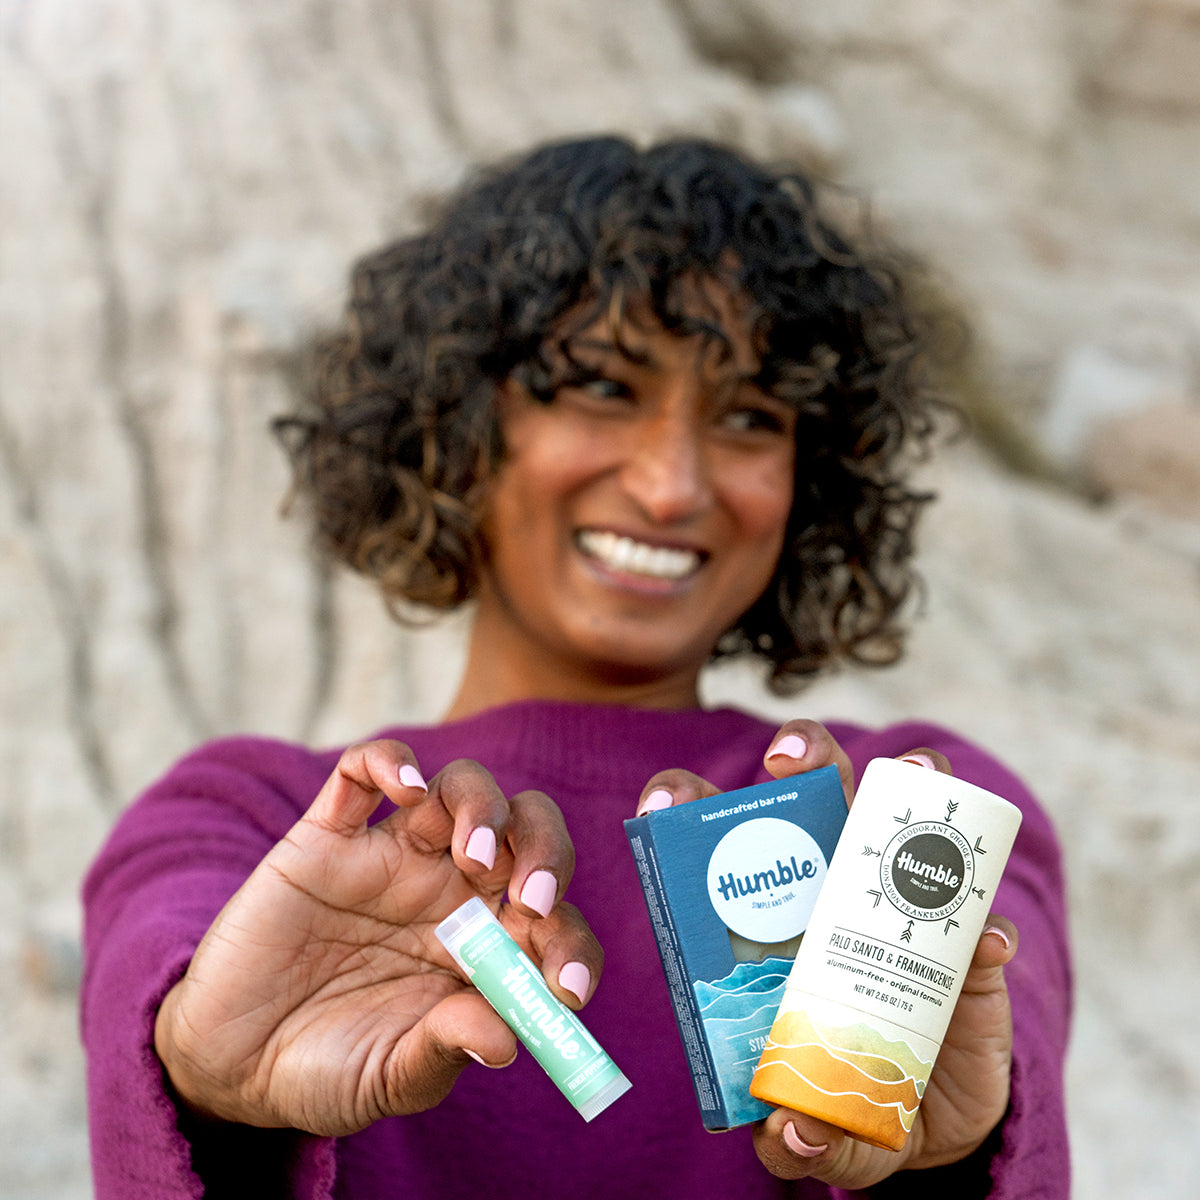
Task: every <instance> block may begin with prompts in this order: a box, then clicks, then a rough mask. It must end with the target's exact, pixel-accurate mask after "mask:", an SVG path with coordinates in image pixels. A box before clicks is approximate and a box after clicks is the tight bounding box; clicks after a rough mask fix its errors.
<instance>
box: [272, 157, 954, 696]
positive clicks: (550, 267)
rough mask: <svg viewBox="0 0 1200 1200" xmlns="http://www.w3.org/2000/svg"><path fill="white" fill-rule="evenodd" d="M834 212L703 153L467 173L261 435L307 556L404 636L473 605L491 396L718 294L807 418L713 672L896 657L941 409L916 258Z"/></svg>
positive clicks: (491, 449) (550, 377) (358, 294)
mask: <svg viewBox="0 0 1200 1200" xmlns="http://www.w3.org/2000/svg"><path fill="white" fill-rule="evenodd" d="M827 207H828V205H827V203H826V193H825V192H824V191H823V190H822V189H819V188H818V186H817V184H816V182H815V181H814V180H812V179H810V178H809V177H807V176H806V175H805V174H804V173H803V172H802V171H800V170H799V169H797V168H795V167H793V166H783V167H774V166H767V165H763V164H759V163H756V162H753V161H751V160H749V159H748V158H747V157H745V156H744V155H742V154H741V153H739V152H737V151H735V150H734V149H732V148H729V147H726V146H722V145H719V144H715V143H712V142H709V141H705V140H700V139H690V138H689V139H674V140H670V141H666V142H662V143H660V144H657V145H653V146H650V147H648V148H638V147H637V146H635V145H634V144H632V143H631V142H629V141H627V140H625V139H623V138H619V137H594V138H586V139H580V140H571V141H565V142H555V143H552V144H548V145H544V146H541V147H539V148H537V149H535V150H533V151H532V152H530V153H528V154H526V155H523V156H521V157H518V158H515V159H512V160H508V161H505V162H502V163H500V164H498V165H493V166H491V167H489V168H486V169H484V170H482V171H480V172H479V173H477V174H476V175H475V176H474V177H473V178H471V179H470V180H469V181H468V182H467V184H466V185H465V186H464V187H463V188H462V189H461V190H460V191H459V192H458V193H457V194H456V195H454V196H452V197H451V198H450V199H449V200H448V202H446V203H445V204H444V205H443V207H442V208H441V211H440V215H439V216H438V217H437V218H436V219H435V220H434V222H433V223H432V225H431V226H430V227H429V228H428V229H427V230H426V231H425V232H424V233H421V234H419V235H417V236H412V237H405V238H403V239H401V240H398V241H396V242H394V243H392V244H390V245H387V246H384V247H383V248H381V249H379V250H377V251H376V252H374V253H371V254H369V255H367V256H366V257H364V258H363V259H361V260H360V261H359V262H358V263H357V264H356V265H355V267H354V269H353V273H352V291H351V296H350V300H349V305H348V315H347V318H346V320H345V322H344V325H343V327H342V328H341V329H340V330H339V331H337V332H335V333H333V334H332V335H327V336H325V337H323V338H322V339H320V340H319V341H318V342H317V343H316V344H315V346H314V359H313V367H314V370H313V386H312V388H311V395H310V396H309V397H308V398H307V402H306V407H305V409H304V410H303V411H301V412H298V413H296V414H293V415H291V416H288V417H284V418H281V419H280V420H279V421H278V422H277V431H278V433H279V434H280V436H281V438H282V439H283V441H284V442H285V445H286V446H287V449H288V451H289V454H290V456H291V458H292V462H293V466H294V468H295V480H296V482H295V488H296V491H297V492H298V493H299V494H300V495H302V496H303V497H305V498H306V499H307V500H308V502H309V503H310V505H311V507H312V509H313V512H314V517H315V527H316V532H317V536H318V541H319V543H320V544H321V545H322V546H323V547H324V548H325V549H326V550H327V551H329V552H331V553H332V554H333V556H334V557H335V558H336V559H339V560H341V561H342V562H344V563H346V564H348V565H349V566H350V567H352V568H353V569H355V570H357V571H360V572H363V573H365V574H367V575H369V576H371V577H374V578H375V579H377V580H378V581H379V583H380V584H381V586H382V589H383V592H384V595H385V597H386V598H387V600H388V603H389V606H390V607H391V608H392V610H393V612H394V613H396V615H398V616H399V617H401V618H402V619H403V617H404V615H405V613H406V612H408V613H409V614H411V613H412V611H413V610H412V608H411V606H413V605H415V606H417V608H418V609H419V608H425V609H434V610H446V609H452V608H455V607H457V606H459V605H460V604H462V603H463V602H465V601H467V600H469V599H470V598H471V597H472V596H473V595H474V592H475V589H476V585H477V581H478V577H479V570H480V565H481V563H482V562H483V561H484V557H483V549H484V548H483V547H481V546H480V545H479V534H478V516H479V514H480V510H481V500H482V499H483V497H484V495H485V492H486V487H487V483H488V480H489V478H490V477H491V475H492V473H493V472H494V470H495V468H496V466H497V464H498V463H499V462H500V461H501V460H502V458H503V454H504V446H503V439H502V437H501V433H500V430H499V428H498V424H497V417H496V406H495V403H494V398H495V393H496V388H497V385H498V384H499V383H500V382H501V381H503V380H505V379H508V378H515V379H516V380H517V381H519V382H520V383H521V384H523V385H524V386H525V387H526V388H528V389H529V391H530V392H531V393H532V394H533V395H534V396H535V397H537V398H539V399H541V400H544V401H545V402H547V403H548V402H550V401H551V400H552V399H553V395H554V391H555V388H556V387H557V386H558V385H559V384H560V383H561V382H562V380H563V371H564V365H563V364H564V363H569V359H570V355H569V348H568V347H567V346H566V340H567V339H568V338H569V336H570V334H571V332H572V331H574V330H577V329H578V328H580V327H581V326H582V325H584V324H587V323H588V322H589V321H590V320H591V319H592V318H593V317H595V316H596V315H598V314H599V313H600V312H602V311H604V310H606V309H607V308H608V307H609V306H610V305H611V304H612V303H613V302H614V299H615V300H616V301H617V302H620V300H621V298H622V297H625V298H630V297H637V298H638V299H639V300H644V301H648V303H649V305H650V307H651V309H652V311H653V313H654V314H655V316H656V317H657V319H658V320H659V321H660V322H661V323H662V325H663V327H664V328H666V329H668V330H670V331H674V332H678V333H681V334H682V333H688V334H690V333H694V332H696V327H697V321H696V317H695V313H694V311H693V312H689V311H688V306H687V298H688V296H691V297H693V298H694V296H695V289H694V287H692V288H690V289H689V288H688V287H687V284H688V281H689V280H690V281H691V282H692V283H693V284H694V282H695V280H696V279H697V278H705V277H708V278H713V279H716V280H718V281H720V282H721V283H723V284H724V285H725V286H727V287H730V288H732V289H733V290H734V292H735V293H736V294H738V295H740V296H742V297H743V298H744V299H745V300H746V302H747V306H748V312H749V320H750V322H751V324H750V328H751V331H752V334H753V338H754V344H755V347H756V349H757V350H759V352H760V362H761V373H760V375H759V378H758V380H757V382H758V383H759V384H760V385H761V386H762V387H763V388H764V389H766V390H767V391H769V392H770V393H771V394H773V395H775V396H776V397H779V398H782V399H784V400H786V401H787V402H788V403H789V404H791V405H792V406H793V407H794V408H795V410H796V412H797V417H798V423H797V428H796V476H795V497H794V501H793V505H792V512H791V516H790V519H789V524H788V529H787V532H786V536H785V541H784V550H783V553H782V555H781V558H780V561H779V564H778V567H777V569H776V571H775V575H774V578H773V581H772V583H771V585H770V586H769V587H768V588H767V589H766V590H765V592H764V593H763V595H762V596H761V597H760V598H759V599H758V601H756V602H755V604H754V605H753V606H752V607H751V608H750V609H749V610H748V611H746V612H745V613H744V614H743V615H742V617H741V618H740V619H739V620H738V622H737V623H736V624H735V625H734V627H733V628H731V629H729V630H728V631H727V632H726V633H725V634H724V636H723V637H722V638H721V639H720V641H719V643H718V645H717V647H716V649H715V651H714V657H720V656H724V655H730V654H744V653H751V654H757V655H760V656H762V657H763V658H765V659H766V660H767V662H768V663H769V667H770V684H771V686H772V687H773V688H774V689H775V690H776V691H779V692H785V691H788V690H791V689H792V687H794V685H796V684H797V683H798V682H800V681H801V680H802V679H803V678H804V677H805V676H808V675H811V674H812V673H814V672H816V671H818V670H819V669H821V668H822V667H824V666H827V665H830V664H832V663H834V662H836V661H838V660H841V659H852V660H855V661H860V662H866V663H873V664H883V663H888V662H892V661H894V660H895V659H896V658H897V657H899V655H900V653H901V650H902V644H903V636H904V623H903V621H902V620H901V614H902V610H903V609H904V607H905V601H906V599H907V598H908V597H909V595H910V594H911V592H912V591H913V586H914V583H915V582H916V576H915V573H914V571H913V568H912V561H911V560H912V553H913V529H914V525H915V522H916V519H917V516H918V513H919V510H920V509H921V507H922V505H923V504H924V502H925V501H927V500H928V499H930V498H931V494H930V493H921V492H917V491H914V490H912V488H911V487H910V486H909V485H908V483H907V475H908V467H909V466H910V465H911V463H912V461H913V460H914V458H915V457H918V456H920V454H922V453H924V451H925V449H926V448H927V446H928V443H929V439H930V437H931V435H932V434H933V433H934V431H935V429H936V427H937V416H938V413H939V410H941V409H942V408H943V407H945V401H944V400H943V398H942V397H941V395H940V393H939V391H938V389H937V387H936V386H935V376H934V374H933V373H932V372H931V370H930V364H929V358H930V356H929V353H928V347H929V345H930V344H931V343H930V338H929V332H930V328H931V326H930V325H929V323H928V321H927V319H926V316H925V315H923V314H922V313H921V311H920V306H919V305H917V304H915V303H914V301H913V299H912V295H911V288H910V286H909V283H908V277H909V268H910V267H911V265H912V264H909V263H907V262H905V261H904V260H903V259H901V257H900V256H899V255H898V254H896V252H895V251H893V250H891V249H886V248H884V247H883V246H882V245H874V244H871V245H868V239H867V238H866V236H865V233H864V232H863V230H861V229H860V230H857V231H856V233H855V234H854V235H853V237H852V236H850V235H849V234H848V233H847V232H845V231H844V230H840V229H838V228H837V227H836V225H835V223H834V222H833V220H832V219H831V218H830V217H829V216H828V215H827V212H826V209H827ZM693 308H694V303H693ZM577 317H578V320H577V319H576V318H577ZM568 318H569V320H568ZM567 324H569V326H570V328H566V325H567ZM708 332H709V333H714V334H715V335H716V336H718V337H720V336H721V331H720V330H719V329H716V330H713V329H711V328H710V329H708Z"/></svg>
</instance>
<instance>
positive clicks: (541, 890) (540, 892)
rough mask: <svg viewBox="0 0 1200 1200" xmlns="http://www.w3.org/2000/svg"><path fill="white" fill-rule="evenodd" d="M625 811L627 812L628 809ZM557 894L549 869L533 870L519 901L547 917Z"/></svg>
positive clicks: (556, 886)
mask: <svg viewBox="0 0 1200 1200" xmlns="http://www.w3.org/2000/svg"><path fill="white" fill-rule="evenodd" d="M625 811H626V812H628V811H629V809H626V810H625ZM557 895H558V880H557V879H555V878H554V876H553V875H551V874H550V872H549V871H534V873H533V874H532V875H530V876H529V878H528V879H526V880H525V886H524V887H523V888H522V889H521V903H522V904H524V905H525V906H526V907H527V908H532V909H533V911H534V912H536V913H540V914H541V915H542V916H543V917H548V916H549V915H550V910H551V909H552V908H553V907H554V897H555V896H557Z"/></svg>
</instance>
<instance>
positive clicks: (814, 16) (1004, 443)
mask: <svg viewBox="0 0 1200 1200" xmlns="http://www.w3.org/2000/svg"><path fill="white" fill-rule="evenodd" d="M609 128H616V129H619V130H623V131H627V132H631V133H635V134H638V135H647V136H649V135H656V134H663V133H669V132H676V131H680V130H686V131H693V132H701V133H706V134H711V135H716V136H720V137H726V138H731V139H735V140H737V141H740V142H742V143H743V144H745V145H747V146H748V147H749V148H751V149H753V150H756V151H760V152H764V153H770V154H787V155H798V156H801V157H803V158H804V159H805V160H807V161H808V162H810V163H812V164H814V165H816V166H817V167H818V168H819V169H821V170H823V171H826V172H828V173H829V174H831V175H833V176H835V177H837V178H839V179H841V180H843V181H845V182H848V183H850V184H852V185H854V186H856V187H860V188H862V189H863V190H864V191H865V192H866V193H867V194H869V195H870V196H872V197H873V198H874V202H875V208H876V212H877V215H878V217H879V219H880V220H882V221H883V222H885V223H886V225H887V226H889V227H890V228H891V229H892V230H893V231H894V232H895V233H896V234H897V235H898V236H900V237H901V238H902V239H903V240H905V241H906V242H907V243H908V244H909V245H911V246H913V247H914V248H915V249H917V250H918V251H920V252H921V253H922V254H923V255H925V256H926V257H927V258H928V259H929V260H930V261H931V262H932V263H933V264H934V265H935V266H936V268H937V269H938V271H939V274H940V276H941V279H942V281H943V284H944V286H945V288H946V290H947V293H948V294H950V295H952V296H954V297H956V299H957V302H958V303H959V304H960V305H961V306H962V308H963V310H964V312H965V313H966V314H967V315H968V316H969V318H970V320H971V321H972V323H973V325H974V326H975V328H976V329H977V331H978V339H977V349H976V355H975V366H974V374H973V376H972V379H971V382H970V387H969V389H968V394H967V397H966V399H967V402H968V403H969V405H970V407H971V408H972V410H973V411H974V413H975V415H976V423H977V428H978V430H979V436H978V438H977V439H976V440H975V442H974V443H972V444H970V445H965V446H960V447H958V448H956V449H954V450H953V451H951V452H949V453H948V454H947V455H946V456H945V457H944V458H943V460H942V462H941V464H940V465H939V466H938V467H937V468H936V471H935V480H934V482H935V483H936V484H937V486H938V487H939V488H940V489H941V491H942V493H943V501H942V503H941V505H940V506H939V508H938V511H937V512H936V514H935V515H934V517H933V519H932V520H931V521H930V523H929V525H928V527H927V530H926V536H925V540H924V549H923V561H924V564H925V573H926V575H927V578H928V580H929V585H930V586H929V598H928V602H927V605H926V609H925V612H924V614H923V616H922V619H921V620H920V622H919V625H918V629H917V634H916V637H915V639H914V642H913V647H912V653H911V655H910V658H909V660H908V661H907V662H906V663H905V664H904V665H902V666H901V667H899V668H897V669H895V670H893V671H891V672H888V673H884V674H880V675H868V676H843V677H838V678H834V679H832V680H829V681H828V682H826V683H823V684H820V685H818V687H817V688H815V689H814V690H813V691H811V692H810V693H809V694H807V695H806V696H804V697H803V698H802V699H801V700H800V701H795V702H792V704H791V705H781V704H780V702H778V701H768V700H767V699H766V698H765V697H764V696H763V695H762V694H761V693H760V692H759V691H758V689H757V685H756V683H755V681H754V680H753V679H752V678H750V677H749V676H747V675H745V674H744V673H740V672H738V671H729V672H725V673H723V674H721V675H719V676H716V677H714V679H713V680H712V681H711V689H710V691H711V695H712V696H713V697H714V698H719V699H727V698H728V699H732V700H734V701H736V702H738V703H742V704H746V705H749V706H754V707H758V708H761V709H764V710H766V711H770V712H779V713H780V714H781V715H783V714H784V713H785V712H787V711H790V710H791V709H794V708H796V707H797V706H802V707H803V708H804V709H805V710H806V711H811V712H813V713H816V714H817V715H821V716H826V717H832V716H842V717H857V718H859V719H865V720H870V721H875V720H878V721H883V720H888V719H892V718H896V717H900V716H910V715H918V716H925V717H930V718H933V719H940V720H944V721H946V722H948V723H951V724H954V725H956V726H958V727H959V728H962V729H963V730H964V731H965V732H967V733H968V734H970V735H972V736H974V737H975V738H977V739H978V740H980V741H982V742H983V743H985V744H986V745H988V746H989V747H991V748H992V749H993V750H995V751H996V752H997V753H999V754H1000V755H1002V756H1003V757H1005V758H1007V759H1008V760H1010V761H1011V762H1012V763H1014V764H1015V765H1016V766H1017V767H1018V769H1020V770H1021V771H1022V772H1023V773H1024V774H1026V775H1027V776H1028V777H1029V778H1030V779H1032V780H1034V781H1035V782H1036V785H1037V787H1038V788H1039V790H1040V792H1041V794H1042V796H1043V797H1044V799H1045V801H1046V803H1047V805H1048V806H1049V807H1050V809H1051V810H1052V812H1053V813H1054V815H1055V816H1056V818H1057V820H1058V822H1059V824H1060V828H1061V830H1062V833H1063V837H1064V842H1065V844H1066V848H1067V853H1068V863H1069V869H1070V885H1071V897H1072V915H1073V922H1074V931H1075V937H1076V942H1077V951H1078V971H1079V1004H1078V1017H1077V1024H1076V1034H1075V1042H1074V1048H1073V1054H1072V1061H1071V1070H1070V1085H1071V1099H1072V1126H1073V1138H1074V1145H1073V1151H1072V1153H1073V1158H1074V1160H1075V1167H1076V1178H1077V1195H1078V1196H1080V1197H1082V1198H1086V1200H1090V1198H1091V1197H1102V1196H1110V1195H1111V1196H1121V1197H1123V1198H1127V1200H1134V1198H1145V1200H1151V1198H1154V1200H1160V1198H1162V1197H1185V1196H1189V1195H1192V1194H1194V1193H1193V1189H1194V1178H1195V1174H1196V1168H1197V1166H1200V1151H1198V1150H1197V1146H1198V1145H1200V1031H1198V1029H1197V1022H1196V1020H1195V1012H1196V997H1197V994H1198V991H1200V938H1198V937H1197V935H1196V932H1195V931H1196V929H1197V928H1200V168H1198V163H1200V3H1197V0H992V3H990V4H986V5H985V4H979V3H967V4H964V3H961V0H837V2H834V0H812V2H810V3H807V4H798V3H795V2H794V0H607V2H606V3H604V4H596V3H593V2H590V0H492V2H491V3H488V2H485V0H391V2H385V0H259V2H258V3H255V4H242V3H237V2H236V0H206V2H205V3H204V4H185V3H171V2H170V0H36V2H35V0H0V1079H2V1080H3V1086H2V1087H0V1195H3V1196H13V1197H56V1198H74V1197H84V1196H87V1195H89V1194H90V1186H89V1182H88V1173H87V1164H86V1131H85V1125H84V1121H85V1113H84V1105H83V1099H82V1090H81V1086H82V1085H81V1079H82V1058H81V1055H80V1053H79V1050H78V1048H77V1036H76V1029H75V1020H76V1018H75V988H76V984H77V976H78V923H79V916H78V906H77V890H78V884H79V880H80V877H81V875H82V873H83V871H84V869H85V868H86V865H87V863H88V861H89V859H90V857H91V856H92V854H93V853H94V851H95V849H96V847H97V846H98V844H99V842H100V840H101V839H102V838H103V836H104V833H105V831H106V829H107V828H108V826H109V824H110V823H111V821H112V820H113V818H114V816H115V815H116V813H117V812H119V811H120V809H121V807H122V805H123V804H125V803H126V802H127V800H128V799H129V798H130V797H131V796H132V795H133V794H134V793H135V792H136V791H137V790H138V789H139V788H140V787H141V786H143V785H144V784H145V783H146V782H148V781H149V780H150V779H151V778H152V777H153V776H154V775H156V774H157V773H158V772H160V771H161V770H162V769H163V768H164V767H165V766H166V765H167V764H168V763H169V762H170V761H171V760H172V759H173V758H174V757H175V756H177V755H178V754H179V753H181V752H182V751H184V750H185V749H187V748H188V747H189V746H190V745H191V744H193V743H194V742H196V741H197V740H199V739H201V738H204V737H207V736H209V735H211V734H215V733H220V732H224V731H229V730H245V729H254V730H261V731H265V732H269V733H277V734H281V735H285V736H292V737H300V738H308V739H313V740H316V741H322V742H326V741H333V740H335V739H341V738H348V737H352V736H357V735H359V734H361V733H362V732H364V731H365V730H369V729H370V728H372V727H374V726H376V725H379V724H382V723H383V722H385V721H388V720H399V719H409V718H424V717H428V718H431V719H432V718H434V717H436V716H437V714H438V711H439V706H440V705H441V703H442V702H443V701H444V699H445V698H446V696H447V695H448V693H449V692H450V690H451V688H452V686H453V672H452V671H451V670H448V669H447V663H450V664H453V662H454V660H455V656H456V654H457V637H458V630H457V628H456V627H455V625H454V624H453V623H451V624H450V625H448V626H445V627H442V628H439V629H438V630H435V631H431V632H427V633H425V634H422V635H420V636H419V637H413V636H412V635H410V634H405V633H403V632H402V631H400V630H398V629H397V628H395V627H394V626H392V625H390V624H389V623H388V622H387V621H386V619H385V617H384V616H383V613H382V611H381V609H380V607H379V605H378V604H377V602H376V601H375V599H374V597H373V596H372V595H371V594H369V593H367V592H366V591H365V589H363V587H362V586H361V585H359V584H357V583H355V582H354V581H352V580H348V579H344V578H336V579H335V578H331V577H329V576H328V575H327V574H326V573H324V572H323V571H322V570H321V569H320V568H319V567H318V566H317V565H315V564H314V563H313V562H312V561H311V560H310V559H309V557H308V555H307V554H306V552H305V547H304V536H303V531H302V530H301V529H300V528H298V527H297V526H296V525H294V524H290V523H288V522H287V521H285V520H283V519H282V518H281V515H280V501H281V498H282V496H283V493H284V490H285V487H286V473H285V470H284V466H283V463H282V460H281V456H280V455H279V454H278V452H277V451H276V450H275V448H274V446H273V445H272V443H271V441H270V439H269V437H268V436H267V434H266V432H265V426H266V422H267V421H268V419H269V418H270V416H271V415H273V414H274V413H276V412H277V411H279V410H280V409H281V408H282V407H283V406H284V405H285V404H286V403H287V397H288V395H289V391H290V389H291V388H292V387H293V386H294V379H295V370H296V351H297V349H298V347H299V345H300V344H301V342H302V341H303V339H304V337H305V335H306V333H307V332H308V331H309V330H310V329H311V328H312V327H313V326H314V325H315V324H318V323H320V322H321V321H322V320H325V319H328V318H329V317H331V316H332V315H334V314H335V313H336V312H337V310H338V308H339V307H340V304H341V298H342V288H343V281H344V277H345V268H346V266H347V264H348V262H349V261H350V259H351V258H352V257H353V256H354V255H356V254H357V253H358V252H360V251H362V250H365V249H367V248H368V247H370V246H371V245H373V244H374V243H376V242H377V241H379V240H380V239H381V238H383V237H385V236H388V235H390V234H392V233H394V232H397V231H399V230H402V229H403V228H405V227H407V226H408V225H409V224H411V223H412V222H413V221H414V220H415V219H416V214H417V213H418V212H419V209H420V205H421V203H422V202H423V201H424V200H425V199H427V198H428V197H429V196H431V195H434V194H436V193H437V192H439V191H440V190H441V189H442V188H444V187H445V186H447V185H448V184H451V183H453V182H454V181H455V180H457V178H458V177H459V175H460V173H461V172H462V170H463V169H464V168H465V167H466V165H467V164H469V163H470V162H472V161H473V160H475V159H477V158H479V157H484V156H490V155H492V154H494V153H497V152H503V151H506V150H509V149H513V148H516V147H519V146H523V145H525V144H527V143H529V142H531V141H533V140H535V139H538V138H541V137H545V136H554V135H561V134H568V133H575V132H579V131H593V130H598V129H609Z"/></svg>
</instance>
